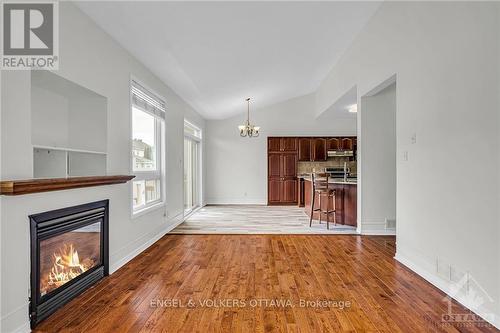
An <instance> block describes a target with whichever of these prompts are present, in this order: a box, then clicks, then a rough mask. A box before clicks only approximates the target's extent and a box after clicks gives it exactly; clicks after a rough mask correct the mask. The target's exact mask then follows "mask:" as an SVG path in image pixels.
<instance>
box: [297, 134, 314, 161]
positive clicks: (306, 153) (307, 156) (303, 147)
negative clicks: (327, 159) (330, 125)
mask: <svg viewBox="0 0 500 333" xmlns="http://www.w3.org/2000/svg"><path fill="white" fill-rule="evenodd" d="M310 160H311V138H299V161H310Z"/></svg>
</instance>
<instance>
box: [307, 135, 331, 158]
mask: <svg viewBox="0 0 500 333" xmlns="http://www.w3.org/2000/svg"><path fill="white" fill-rule="evenodd" d="M311 150H312V154H311V161H326V157H327V155H326V139H324V138H314V139H312V144H311Z"/></svg>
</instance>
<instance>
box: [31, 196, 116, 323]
mask: <svg viewBox="0 0 500 333" xmlns="http://www.w3.org/2000/svg"><path fill="white" fill-rule="evenodd" d="M108 206H109V201H108V200H103V201H97V202H92V203H88V204H84V205H79V206H74V207H68V208H63V209H58V210H54V211H50V212H45V213H40V214H35V215H30V217H29V218H30V224H31V296H30V314H29V316H30V322H31V327H32V328H34V327H35V326H36V324H38V323H39V322H40V321H42V320H43V319H45V318H46V317H48V316H49V315H50V314H52V313H53V312H54V311H56V310H57V309H58V308H59V307H61V306H62V305H64V304H66V303H67V302H69V301H70V300H71V299H73V298H74V297H76V296H77V295H79V294H80V293H82V292H83V291H85V290H86V289H88V288H89V287H91V286H92V285H93V284H95V283H96V282H97V281H99V280H100V279H102V278H103V277H104V276H107V275H108V244H109V242H108Z"/></svg>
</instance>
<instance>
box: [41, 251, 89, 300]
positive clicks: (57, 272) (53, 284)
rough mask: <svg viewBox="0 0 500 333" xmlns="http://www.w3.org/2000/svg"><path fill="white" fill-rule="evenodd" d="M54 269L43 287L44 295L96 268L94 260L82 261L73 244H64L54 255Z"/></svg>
mask: <svg viewBox="0 0 500 333" xmlns="http://www.w3.org/2000/svg"><path fill="white" fill-rule="evenodd" d="M52 262H53V265H52V268H51V270H50V272H49V273H48V279H47V280H46V284H45V285H44V286H42V288H41V289H42V295H43V294H46V293H47V292H49V291H51V290H53V289H56V288H58V287H60V286H62V285H63V284H65V283H66V282H68V281H70V280H72V279H74V278H75V277H77V276H78V275H80V274H82V273H84V272H85V271H87V270H88V269H90V268H92V266H94V261H93V260H92V259H84V260H82V261H80V257H79V256H78V251H77V250H76V249H75V246H74V245H73V244H64V245H63V246H62V247H61V248H59V249H58V251H57V252H55V253H54V254H53V258H52Z"/></svg>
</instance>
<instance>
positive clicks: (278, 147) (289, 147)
mask: <svg viewBox="0 0 500 333" xmlns="http://www.w3.org/2000/svg"><path fill="white" fill-rule="evenodd" d="M267 149H268V151H269V152H270V153H271V152H272V153H278V152H295V151H297V138H292V137H285V138H275V137H273V138H268V140H267Z"/></svg>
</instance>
